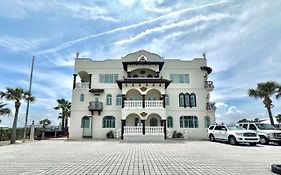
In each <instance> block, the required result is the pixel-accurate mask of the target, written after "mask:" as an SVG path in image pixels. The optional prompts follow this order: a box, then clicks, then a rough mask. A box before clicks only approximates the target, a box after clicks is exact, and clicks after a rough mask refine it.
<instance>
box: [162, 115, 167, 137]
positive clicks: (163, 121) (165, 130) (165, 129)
mask: <svg viewBox="0 0 281 175" xmlns="http://www.w3.org/2000/svg"><path fill="white" fill-rule="evenodd" d="M162 126H164V139H165V140H166V139H167V125H166V119H165V120H162Z"/></svg>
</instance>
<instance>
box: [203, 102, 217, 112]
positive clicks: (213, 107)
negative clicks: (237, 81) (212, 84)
mask: <svg viewBox="0 0 281 175" xmlns="http://www.w3.org/2000/svg"><path fill="white" fill-rule="evenodd" d="M215 104H216V103H214V102H208V103H207V106H206V109H207V110H208V111H215V110H216V109H217V107H216V105H215Z"/></svg>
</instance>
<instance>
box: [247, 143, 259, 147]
mask: <svg viewBox="0 0 281 175" xmlns="http://www.w3.org/2000/svg"><path fill="white" fill-rule="evenodd" d="M249 144H250V145H251V146H256V145H257V143H249Z"/></svg>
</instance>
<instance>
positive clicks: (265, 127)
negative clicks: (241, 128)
mask: <svg viewBox="0 0 281 175" xmlns="http://www.w3.org/2000/svg"><path fill="white" fill-rule="evenodd" d="M256 126H257V127H258V128H259V129H260V130H276V128H274V127H273V126H272V125H271V124H264V123H259V124H256Z"/></svg>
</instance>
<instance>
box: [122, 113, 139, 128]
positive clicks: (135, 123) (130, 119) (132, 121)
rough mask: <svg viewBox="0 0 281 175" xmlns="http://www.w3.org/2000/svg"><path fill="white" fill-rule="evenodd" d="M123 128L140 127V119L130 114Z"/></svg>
mask: <svg viewBox="0 0 281 175" xmlns="http://www.w3.org/2000/svg"><path fill="white" fill-rule="evenodd" d="M125 126H141V120H140V117H139V116H138V115H137V114H130V115H128V116H127V118H126V122H125Z"/></svg>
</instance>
